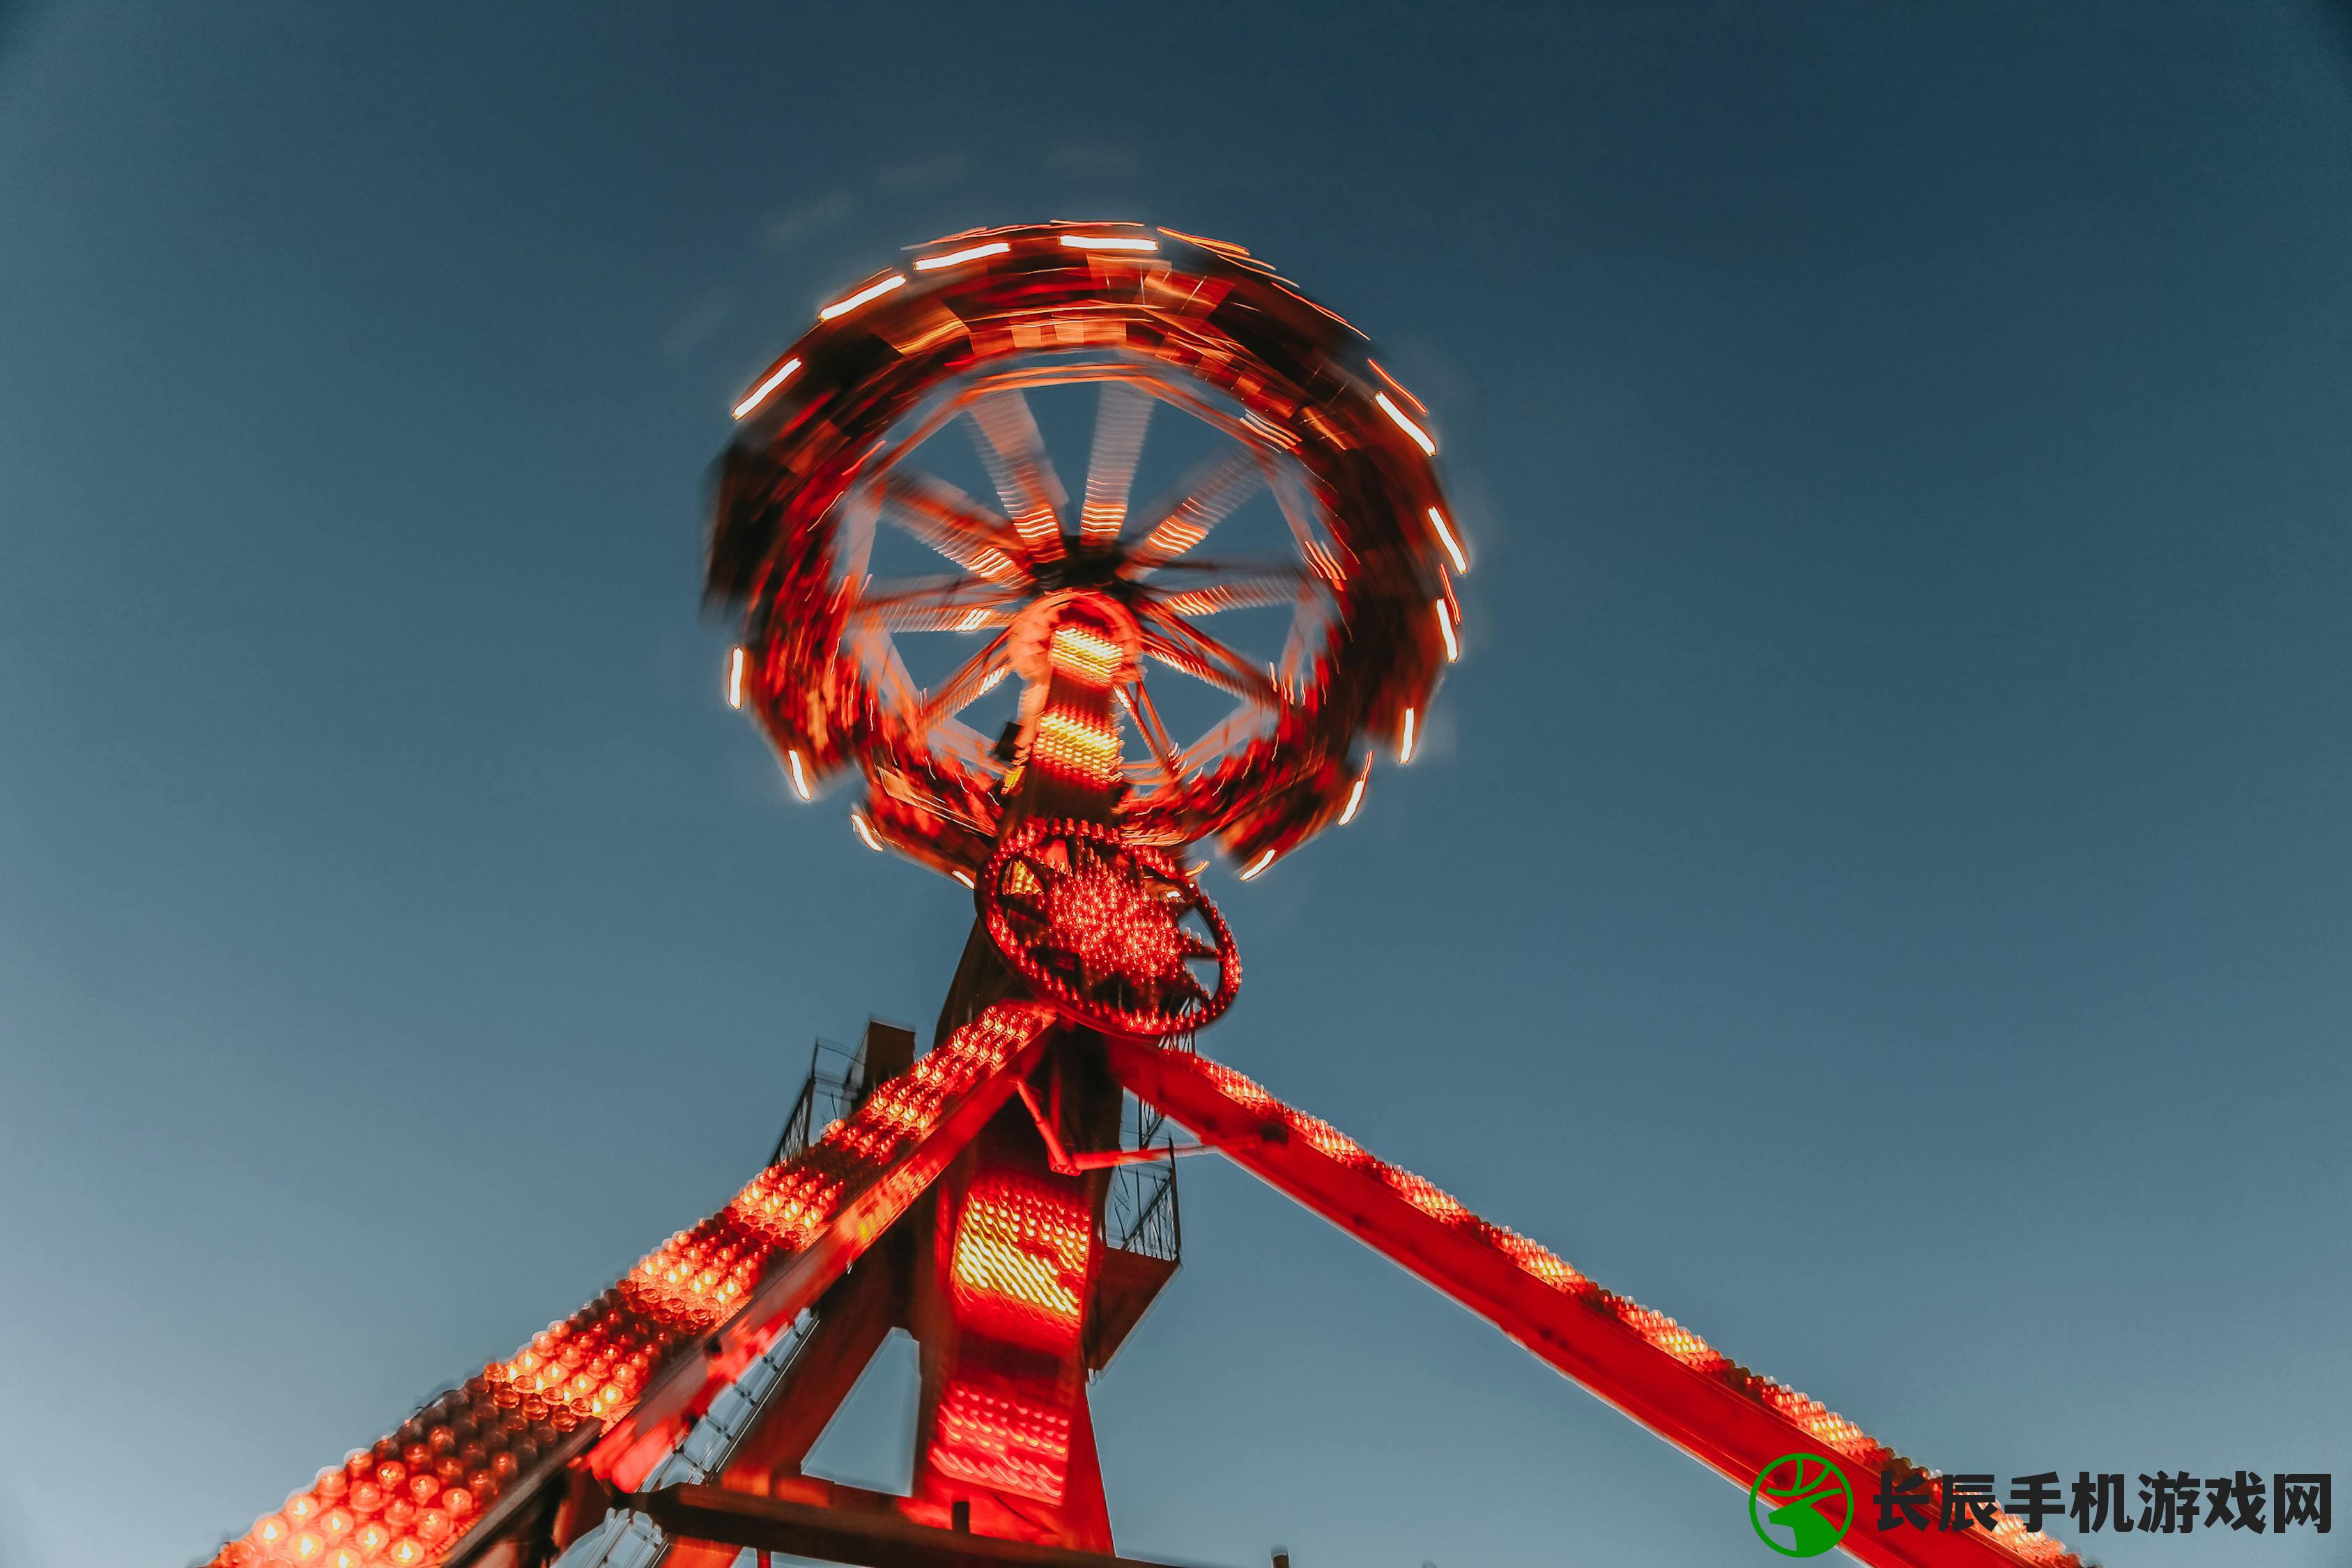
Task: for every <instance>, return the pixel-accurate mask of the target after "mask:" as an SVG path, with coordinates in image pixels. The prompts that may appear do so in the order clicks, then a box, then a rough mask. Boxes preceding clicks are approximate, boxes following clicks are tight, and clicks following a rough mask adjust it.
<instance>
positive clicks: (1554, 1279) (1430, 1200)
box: [1107, 1038, 2078, 1568]
mask: <svg viewBox="0 0 2352 1568" xmlns="http://www.w3.org/2000/svg"><path fill="white" fill-rule="evenodd" d="M1107 1044H1108V1051H1109V1059H1110V1064H1111V1070H1112V1073H1113V1075H1114V1076H1115V1077H1117V1078H1118V1080H1119V1081H1120V1082H1121V1083H1122V1084H1123V1085H1124V1086H1125V1087H1126V1088H1127V1089H1128V1090H1129V1092H1130V1093H1132V1094H1133V1095H1135V1096H1136V1098H1137V1099H1139V1100H1143V1101H1144V1102H1145V1103H1147V1104H1149V1105H1150V1106H1152V1107H1154V1108H1156V1109H1157V1110H1160V1111H1163V1112H1165V1113H1166V1114H1167V1115H1169V1116H1171V1117H1172V1118H1174V1119H1175V1120H1176V1121H1181V1122H1182V1123H1183V1124H1184V1125H1185V1126H1186V1127H1188V1128H1190V1129H1191V1130H1192V1132H1193V1134H1194V1135H1195V1136H1197V1137H1199V1138H1200V1139H1201V1141H1202V1142H1205V1143H1212V1144H1214V1145H1216V1146H1217V1147H1218V1148H1219V1150H1220V1151H1221V1152H1223V1153H1224V1154H1226V1155H1227V1156H1229V1157H1230V1158H1231V1159H1232V1160H1233V1161H1234V1163H1236V1164H1239V1165H1241V1166H1242V1167H1243V1168H1244V1169H1245V1170H1247V1171H1249V1172H1250V1173H1252V1174H1254V1175H1255V1176H1257V1177H1259V1178H1260V1179H1262V1180H1263V1181H1265V1183H1266V1184H1268V1185H1270V1186H1272V1187H1274V1188H1275V1189H1276V1191H1278V1192H1281V1193H1284V1194H1287V1195H1288V1196H1290V1197H1292V1198H1295V1199H1297V1201H1298V1202H1299V1203H1300V1204H1302V1205H1305V1206H1306V1207H1307V1208H1309V1209H1311V1210H1313V1211H1314V1212H1315V1213H1317V1214H1318V1215H1322V1216H1323V1217H1324V1218H1325V1219H1328V1220H1329V1221H1330V1222H1331V1223H1332V1224H1334V1225H1336V1226H1339V1227H1340V1228H1341V1229H1343V1230H1345V1231H1347V1232H1349V1234H1350V1235H1352V1236H1354V1237H1357V1238H1358V1239H1360V1240H1361V1241H1363V1242H1364V1243H1365V1244H1366V1245H1368V1246H1370V1247H1371V1248H1372V1249H1373V1250H1374V1251H1376V1252H1379V1253H1381V1255H1383V1256H1384V1257H1386V1258H1389V1259H1390V1260H1391V1262H1394V1263H1396V1264H1398V1265H1400V1266H1402V1268H1405V1269H1406V1270H1407V1271H1408V1272H1410V1273H1412V1274H1413V1275H1415V1276H1417V1277H1418V1278H1419V1279H1422V1280H1423V1282H1424V1283H1426V1284H1428V1285H1430V1286H1432V1287H1433V1288H1434V1289H1437V1290H1439V1291H1440V1292H1442V1293H1443V1294H1444V1295H1447V1296H1450V1297H1452V1298H1453V1299H1454V1300H1456V1301H1458V1302H1460V1303H1461V1304H1462V1305H1463V1306H1465V1307H1467V1308H1468V1309H1469V1310H1472V1311H1473V1312H1475V1313H1477V1314H1478V1315H1479V1316H1480V1317H1482V1318H1485V1319H1486V1321H1488V1322H1491V1323H1493V1324H1494V1325H1495V1326H1496V1328H1498V1329H1500V1330H1502V1331H1503V1332H1504V1333H1506V1334H1507V1335H1509V1336H1510V1337H1511V1338H1512V1339H1513V1340H1515V1341H1517V1342H1518V1343H1519V1344H1520V1345H1522V1346H1524V1347H1525V1348H1526V1349H1527V1350H1528V1351H1529V1352H1533V1353H1534V1354H1535V1355H1537V1356H1538V1357H1539V1358H1541V1359H1542V1360H1543V1361H1545V1362H1548V1363H1550V1364H1551V1366H1552V1367H1553V1368H1555V1369H1556V1370H1558V1371H1559V1372H1561V1373H1565V1374H1567V1375H1568V1376H1569V1377H1571V1378H1573V1379H1575V1380H1576V1381H1577V1382H1578V1383H1579V1384H1582V1385H1583V1386H1584V1387H1585V1388H1586V1389H1587V1390H1589V1391H1590V1392H1591V1393H1592V1394H1596V1395H1598V1396H1599V1397H1600V1398H1601V1399H1603V1400H1605V1401H1607V1402H1608V1403H1609V1404H1611V1405H1615V1406H1616V1407H1617V1408H1618V1409H1619V1410H1621V1411H1622V1412H1624V1413H1625V1414H1626V1415H1629V1416H1631V1417H1633V1419H1634V1420H1635V1421H1638V1422H1640V1423H1641V1424H1642V1425H1643V1426H1646V1427H1648V1428H1649V1429H1650V1430H1651V1431H1653V1432H1655V1433H1656V1434H1657V1435H1658V1436H1662V1437H1664V1438H1665V1439H1666V1440H1667V1441H1668V1442H1670V1443H1673V1444H1675V1446H1676V1447H1680V1448H1682V1449H1683V1450H1684V1451H1685V1452H1686V1453H1688V1454H1690V1455H1691V1456H1692V1457H1693V1458H1696V1459H1698V1460H1699V1461H1700V1462H1701V1463H1703V1464H1706V1465H1707V1466H1709V1467H1711V1468H1714V1469H1715V1470H1717V1472H1718V1473H1720V1474H1721V1475H1723V1476H1724V1477H1726V1478H1727V1479H1729V1480H1730V1481H1732V1482H1733V1483H1734V1484H1735V1485H1737V1486H1739V1487H1741V1488H1743V1489H1745V1488H1746V1487H1748V1485H1749V1483H1750V1482H1752V1481H1753V1480H1754V1479H1756V1477H1757V1476H1758V1474H1759V1473H1760V1472H1761V1471H1762V1470H1763V1469H1764V1468H1765V1467H1766V1466H1767V1465H1769V1464H1770V1463H1771V1462H1772V1461H1773V1460H1775V1459H1777V1458H1782V1457H1784V1456H1786V1455H1788V1454H1790V1453H1794V1452H1806V1453H1825V1454H1828V1455H1830V1456H1832V1458H1836V1459H1837V1460H1838V1461H1839V1462H1840V1464H1841V1466H1842V1468H1843V1469H1844V1470H1845V1473H1846V1477H1847V1479H1848V1480H1849V1481H1850V1482H1851V1483H1852V1484H1853V1495H1854V1510H1855V1516H1856V1517H1855V1519H1854V1521H1853V1529H1852V1530H1851V1531H1848V1532H1847V1534H1846V1536H1845V1539H1844V1541H1843V1542H1842V1544H1843V1547H1844V1548H1845V1550H1846V1551H1848V1552H1852V1553H1853V1555H1854V1556H1856V1557H1859V1558H1860V1559H1862V1560H1863V1561H1864V1562H1865V1563H1873V1564H1876V1565H1880V1568H2021V1565H2023V1568H2078V1560H2077V1559H2076V1558H2075V1556H2074V1553H2072V1552H2068V1551H2067V1550H2066V1548H2065V1547H2064V1545H2063V1544H2062V1543H2061V1542H2057V1541H2055V1540H2053V1539H2052V1538H2050V1537H2049V1536H2047V1535H2042V1534H2037V1533H2033V1532H2031V1531H2027V1530H2026V1529H2025V1527H2024V1525H2023V1524H2022V1522H2021V1521H2018V1520H2015V1519H2012V1518H2011V1517H2009V1516H2007V1515H2005V1514H1996V1516H1995V1523H1994V1528H1993V1530H1992V1531H1990V1532H1985V1531H1977V1530H1969V1531H1951V1532H1945V1531H1921V1530H1914V1529H1909V1528H1907V1527H1906V1528H1903V1529H1899V1530H1894V1531H1880V1530H1878V1529H1877V1528H1876V1526H1877V1513H1876V1510H1875V1509H1874V1506H1873V1504H1872V1502H1871V1499H1872V1498H1873V1497H1874V1496H1875V1495H1876V1492H1877V1489H1878V1482H1879V1476H1880V1474H1881V1473H1882V1472H1883V1471H1885V1470H1887V1469H1890V1468H1898V1467H1899V1468H1904V1469H1906V1470H1907V1469H1909V1468H1916V1467H1910V1466H1909V1465H1908V1463H1907V1461H1905V1460H1903V1459H1901V1458H1900V1457H1899V1456H1897V1455H1895V1453H1894V1452H1893V1451H1892V1450H1890V1449H1888V1448H1887V1447H1885V1445H1883V1444H1880V1443H1878V1442H1876V1441H1874V1439H1872V1438H1871V1437H1869V1436H1867V1435H1865V1434H1864V1433H1863V1432H1862V1431H1861V1429H1860V1428H1858V1427H1856V1426H1854V1425H1853V1423H1852V1422H1849V1421H1847V1420H1845V1419H1844V1418H1843V1416H1840V1415H1833V1414H1832V1413H1831V1412H1829V1411H1827V1410H1825V1409H1823V1408H1822V1405H1820V1404H1819V1403H1818V1402H1817V1401H1814V1400H1811V1399H1807V1398H1806V1397H1805V1396H1804V1395H1803V1394H1799V1393H1797V1392H1796V1391H1795V1390H1793V1389H1789V1388H1784V1387H1782V1386H1781V1385H1780V1384H1776V1383H1773V1382H1771V1381H1770V1380H1769V1379H1766V1378H1762V1377H1759V1376H1757V1375H1756V1374H1755V1373H1750V1372H1748V1370H1747V1369H1746V1368H1745V1367H1742V1366H1739V1365H1738V1363H1734V1362H1731V1361H1729V1360H1728V1359H1727V1358H1726V1357H1724V1356H1723V1355H1721V1354H1719V1353H1718V1352H1716V1351H1715V1350H1713V1349H1712V1348H1710V1347H1709V1346H1708V1345H1707V1343H1706V1342H1705V1341H1704V1340H1702V1339H1700V1338H1699V1337H1698V1336H1697V1335H1696V1334H1694V1333H1692V1332H1690V1331H1688V1330H1686V1329H1684V1328H1683V1327H1681V1325H1679V1324H1677V1323H1675V1321H1674V1320H1672V1319H1671V1318H1667V1317H1664V1315H1662V1314H1660V1313H1656V1312H1653V1311H1651V1310H1648V1309H1647V1308H1643V1307H1641V1306H1638V1305H1636V1304H1635V1303H1633V1302H1632V1301H1629V1300H1626V1299H1625V1298H1623V1297H1622V1296H1617V1295H1614V1294H1612V1293H1611V1292H1609V1291H1606V1290H1603V1289H1601V1288H1600V1287H1599V1286H1598V1285H1595V1284H1594V1283H1593V1282H1592V1281H1591V1280H1590V1279H1586V1278H1585V1277H1584V1276H1583V1275H1581V1274H1580V1273H1578V1272H1577V1271H1576V1270H1575V1269H1574V1268H1570V1266H1569V1265H1568V1264H1567V1263H1566V1262H1564V1261H1562V1260H1561V1259H1560V1258H1558V1257H1555V1256H1554V1255H1553V1254H1551V1253H1549V1252H1548V1251H1546V1250H1545V1249H1544V1248H1542V1247H1539V1246H1538V1245H1537V1244H1535V1243H1534V1242H1531V1241H1529V1240H1528V1239H1527V1238H1526V1237H1521V1236H1516V1235H1514V1234H1513V1233H1511V1232H1509V1231H1507V1230H1504V1229H1502V1228H1500V1227H1499V1226H1492V1225H1489V1224H1487V1223H1486V1221H1485V1220H1482V1219H1480V1218H1479V1217H1478V1216H1477V1215H1474V1214H1472V1213H1470V1212H1469V1211H1468V1210H1467V1209H1465V1208H1464V1207H1463V1206H1462V1205H1460V1204H1458V1203H1456V1202H1455V1201H1454V1199H1453V1198H1451V1197H1449V1196H1448V1195H1447V1194H1444V1193H1443V1192H1440V1191H1439V1190H1438V1189H1437V1188H1436V1187H1434V1186H1432V1185H1431V1184H1429V1183H1427V1182H1424V1181H1423V1180H1422V1179H1421V1178H1420V1177H1418V1176H1415V1175H1413V1174H1412V1173H1410V1172H1408V1171H1403V1170H1400V1169H1399V1168H1397V1167H1396V1166H1393V1165H1390V1164H1386V1163H1382V1162H1381V1161H1380V1160H1377V1159H1375V1158H1373V1157H1372V1156H1371V1155H1370V1154H1369V1153H1367V1152H1364V1151H1363V1150H1362V1149H1361V1148H1360V1147H1358V1146H1357V1145H1356V1144H1355V1143H1354V1142H1351V1141H1350V1140H1349V1139H1348V1138H1347V1137H1346V1136H1345V1135H1343V1134H1341V1133H1340V1132H1339V1131H1338V1130H1337V1129H1335V1128H1333V1127H1331V1126H1330V1125H1329V1124H1328V1122H1323V1121H1317V1120H1316V1119H1315V1118H1313V1117H1311V1116H1307V1115H1305V1114H1303V1113H1301V1112H1299V1111H1297V1110H1293V1109H1292V1108H1290V1107H1289V1106H1287V1105H1285V1104H1284V1103H1283V1102H1282V1101H1280V1100H1276V1099H1275V1098H1274V1096H1272V1095H1270V1094H1268V1093H1266V1092H1265V1090H1264V1089H1260V1088H1259V1087H1258V1086H1257V1085H1255V1084H1254V1083H1252V1082H1251V1081H1250V1080H1249V1079H1245V1078H1244V1077H1243V1076H1242V1075H1241V1074H1239V1073H1237V1072H1234V1071H1233V1070H1232V1069H1231V1068H1225V1067H1223V1066H1221V1065H1220V1064H1218V1063H1216V1062H1213V1061H1210V1060H1208V1059H1207V1058H1203V1057H1198V1056H1194V1055H1192V1054H1191V1053H1190V1052H1185V1051H1178V1050H1171V1049H1165V1048H1162V1047H1157V1046H1151V1045H1147V1044H1144V1043H1142V1042H1140V1041H1135V1040H1124V1039H1117V1038H1110V1039H1108V1040H1107ZM1928 1484H1929V1487H1930V1501H1931V1506H1932V1504H1933V1503H1934V1502H1935V1501H1937V1500H1940V1496H1941V1482H1940V1481H1938V1480H1931V1481H1930V1482H1929V1483H1928Z"/></svg>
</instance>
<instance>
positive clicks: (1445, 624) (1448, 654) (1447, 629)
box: [1430, 599, 1462, 664]
mask: <svg viewBox="0 0 2352 1568" xmlns="http://www.w3.org/2000/svg"><path fill="white" fill-rule="evenodd" d="M1430 603H1431V604H1433V605H1436V606H1437V629H1438V630H1439V631H1440V632H1442V633H1444V637H1445V662H1446V663H1448V664H1452V663H1453V662H1454V660H1456V659H1458V658H1461V657H1462V645H1461V644H1460V643H1458V642H1456V641H1454V616H1453V615H1452V614H1451V613H1450V612H1449V611H1447V609H1446V607H1445V601H1444V600H1443V599H1432V600H1431V601H1430Z"/></svg>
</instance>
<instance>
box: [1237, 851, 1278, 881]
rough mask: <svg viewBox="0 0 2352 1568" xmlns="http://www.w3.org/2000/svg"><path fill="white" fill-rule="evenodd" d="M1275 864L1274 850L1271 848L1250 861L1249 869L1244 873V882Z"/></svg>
mask: <svg viewBox="0 0 2352 1568" xmlns="http://www.w3.org/2000/svg"><path fill="white" fill-rule="evenodd" d="M1273 864H1274V851H1273V850H1271V849H1269V850H1267V851H1266V852H1265V854H1263V855H1261V856H1259V857H1258V858H1256V859H1255V860H1253V861H1251V862H1250V863H1249V869H1247V870H1246V871H1244V872H1243V873H1242V880H1243V881H1244V882H1246V881H1248V880H1249V879H1251V878H1253V877H1255V876H1256V875H1257V874H1258V873H1259V872H1260V871H1263V870H1265V868H1267V867H1268V866H1271V865H1273Z"/></svg>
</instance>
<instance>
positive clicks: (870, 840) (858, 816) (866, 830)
mask: <svg viewBox="0 0 2352 1568" xmlns="http://www.w3.org/2000/svg"><path fill="white" fill-rule="evenodd" d="M849 826H852V827H855V828H856V829H857V837H860V838H863V839H864V840H866V847H867V848H868V849H871V850H873V851H874V853H876V854H877V855H879V854H881V853H882V841H881V840H880V839H879V838H877V837H874V830H873V829H872V828H870V827H868V826H866V817H865V816H864V815H863V814H862V813H859V812H855V811H853V812H851V813H850V814H849Z"/></svg>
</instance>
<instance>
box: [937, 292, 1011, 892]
mask: <svg viewBox="0 0 2352 1568" xmlns="http://www.w3.org/2000/svg"><path fill="white" fill-rule="evenodd" d="M999 248H1000V249H1001V248H1003V247H999ZM948 875H949V876H950V877H953V878H954V879H956V880H957V881H959V882H961V883H962V884H963V885H964V886H965V887H967V888H969V887H972V886H973V885H974V884H973V882H972V879H971V872H969V871H950V872H949V873H948Z"/></svg>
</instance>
